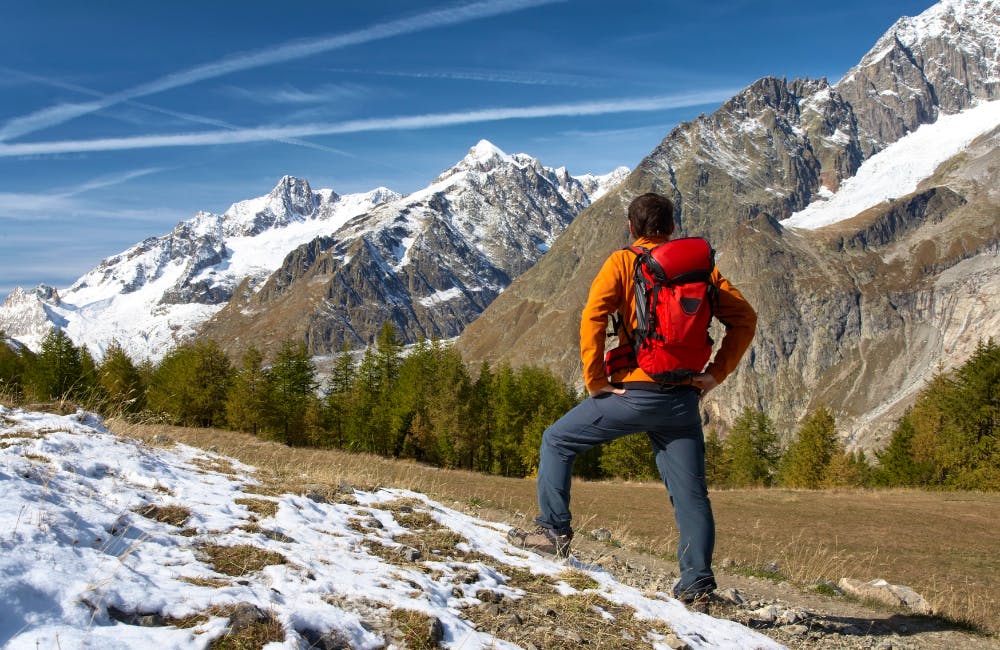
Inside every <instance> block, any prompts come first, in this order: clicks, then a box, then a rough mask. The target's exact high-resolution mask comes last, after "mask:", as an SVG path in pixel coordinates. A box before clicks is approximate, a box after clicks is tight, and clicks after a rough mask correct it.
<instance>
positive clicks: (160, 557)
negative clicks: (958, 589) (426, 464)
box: [0, 407, 782, 650]
mask: <svg viewBox="0 0 1000 650" xmlns="http://www.w3.org/2000/svg"><path fill="white" fill-rule="evenodd" d="M0 437H2V438H3V441H4V444H3V445H2V446H0V476H3V477H4V478H5V481H4V483H5V490H4V499H3V500H2V502H0V527H2V528H3V530H4V531H5V533H4V534H5V549H4V553H3V554H0V605H2V607H3V612H4V616H3V617H0V644H3V646H4V647H5V648H10V649H11V650H14V649H21V648H36V647H73V648H77V647H91V646H101V647H109V648H138V647H157V648H190V647H196V646H197V647H202V646H205V645H207V644H209V643H214V642H216V641H219V642H221V643H223V644H227V645H228V644H231V645H233V646H239V647H260V646H262V645H264V644H265V643H267V642H268V641H270V642H271V643H270V644H268V645H267V647H269V648H289V649H291V648H301V647H305V646H309V647H322V648H354V649H357V650H362V649H364V650H374V649H375V648H384V647H445V648H463V649H467V650H474V649H477V648H484V649H485V648H510V649H513V648H518V647H520V646H519V645H516V644H515V643H513V642H512V641H513V640H514V639H517V640H520V639H521V638H525V637H526V638H531V639H533V640H534V641H535V643H538V644H542V645H544V646H548V647H552V646H549V643H552V644H553V645H555V644H565V643H567V638H568V637H566V634H567V632H566V631H565V630H564V629H563V628H561V627H559V626H560V625H565V626H567V627H569V626H571V625H572V624H573V621H574V620H577V621H579V622H580V625H581V632H583V633H588V632H597V631H599V633H600V634H601V636H602V638H603V639H607V641H608V645H607V646H603V647H624V646H626V645H627V646H628V647H635V648H650V649H661V648H667V647H677V645H678V642H679V640H680V641H682V642H684V643H686V644H687V647H690V648H733V647H740V648H758V649H764V648H767V649H771V648H780V647H782V646H781V645H779V644H778V643H776V642H774V641H772V640H770V639H768V638H767V637H765V636H763V635H762V634H760V633H757V632H754V631H752V630H750V629H749V628H747V627H744V626H743V625H740V624H738V623H735V622H732V621H727V620H720V619H714V618H711V617H709V616H707V615H704V614H698V613H694V612H690V611H688V610H686V609H685V608H684V606H683V605H682V604H681V603H680V602H678V601H676V600H674V599H672V598H669V597H668V596H666V595H665V594H662V593H656V594H644V593H642V592H640V591H639V590H638V589H636V588H634V587H630V586H626V585H624V584H622V583H620V582H618V580H616V579H615V577H614V576H612V575H611V574H610V573H608V572H607V571H605V570H603V569H601V568H599V567H596V566H589V565H586V564H583V563H581V562H579V561H577V560H576V559H575V558H571V559H570V560H568V562H567V563H557V562H554V561H552V560H549V559H545V558H542V557H540V556H538V555H536V554H534V553H528V552H524V551H521V550H519V549H516V548H514V547H513V546H511V545H510V544H509V543H508V542H507V541H506V535H505V532H506V530H507V529H508V526H506V525H504V524H498V523H494V522H489V521H485V520H482V519H478V518H475V517H471V516H468V515H465V514H462V513H460V512H458V511H456V510H453V509H451V508H448V507H446V506H444V505H442V504H440V503H437V502H435V501H432V500H431V499H429V498H427V497H426V496H424V495H422V494H419V493H416V492H411V491H407V490H400V489H378V490H374V491H364V490H355V489H354V488H353V487H351V486H349V485H342V486H341V487H340V489H339V490H338V489H331V488H329V487H328V486H322V485H313V486H306V487H305V488H304V489H303V490H302V493H288V492H285V491H282V490H281V489H275V488H274V486H270V485H266V484H262V482H261V480H260V479H261V478H262V477H260V476H259V475H260V474H261V472H258V471H257V470H256V469H255V468H253V467H249V466H247V465H244V464H242V463H240V462H238V461H235V460H233V459H231V458H227V457H224V456H220V455H218V454H213V453H209V452H203V451H201V450H198V449H195V448H192V447H187V446H185V445H174V444H173V443H172V441H170V440H161V441H160V442H159V443H158V445H160V446H148V445H145V444H142V443H140V442H138V441H134V440H125V439H120V438H117V437H116V436H114V435H112V434H111V433H109V432H108V430H107V429H105V428H104V427H103V426H102V424H101V422H100V420H99V419H98V418H97V417H96V416H93V415H91V414H88V413H84V412H83V411H80V412H78V413H77V414H76V415H73V416H62V417H60V416H55V415H48V414H43V413H32V412H26V411H21V410H9V409H5V408H3V407H0ZM164 438H165V436H164ZM8 540H9V541H10V544H6V542H7V541H8ZM40 560H41V561H40ZM498 602H503V603H505V606H509V607H518V606H520V607H523V609H521V611H522V612H524V613H525V615H527V612H528V611H531V610H533V609H537V608H538V607H539V606H540V605H541V604H545V609H544V610H543V611H544V612H545V613H544V614H541V615H539V616H540V618H541V620H540V621H539V623H540V625H538V626H531V627H532V628H535V627H537V628H538V629H528V626H525V627H524V629H523V630H522V629H517V628H516V627H515V628H514V629H511V628H510V627H509V626H498V625H486V624H479V623H480V621H483V620H486V621H489V620H491V619H490V618H488V616H489V615H488V614H486V612H488V607H489V605H490V604H491V603H494V604H495V603H498ZM494 606H495V605H494ZM581 607H583V609H582V613H581ZM548 611H551V612H552V615H549V614H548V613H547V612H548ZM557 612H558V613H557ZM574 612H575V617H576V618H575V619H574V618H573V616H574ZM556 616H559V617H560V618H559V619H558V620H556V619H555V617H556ZM563 617H564V618H563ZM564 620H568V621H569V622H564ZM254 626H256V627H257V635H256V636H255V637H253V640H252V641H251V640H248V639H247V638H244V639H243V640H242V642H241V641H240V639H239V636H237V638H236V639H233V638H224V637H225V636H227V635H228V634H236V635H239V634H240V630H241V629H243V630H246V629H247V628H252V627H254ZM265 633H266V636H265ZM577 634H578V635H579V633H577ZM668 634H670V635H672V636H674V637H675V638H673V639H670V638H669V637H668V636H667V635H668ZM431 639H433V641H431ZM668 642H672V643H673V645H668Z"/></svg>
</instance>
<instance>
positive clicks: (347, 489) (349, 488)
mask: <svg viewBox="0 0 1000 650" xmlns="http://www.w3.org/2000/svg"><path fill="white" fill-rule="evenodd" d="M337 492H340V493H341V494H354V486H353V485H351V484H350V483H349V482H348V481H346V480H341V481H340V483H338V484H337Z"/></svg>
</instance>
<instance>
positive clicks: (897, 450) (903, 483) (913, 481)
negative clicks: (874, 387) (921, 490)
mask: <svg viewBox="0 0 1000 650" xmlns="http://www.w3.org/2000/svg"><path fill="white" fill-rule="evenodd" d="M914 434H915V430H914V428H913V422H912V421H911V420H910V413H909V412H907V413H906V414H905V415H903V417H901V418H900V419H899V421H897V422H896V428H895V429H894V430H893V432H892V438H891V439H890V440H889V446H888V447H886V448H885V449H884V450H883V451H881V452H877V453H876V454H875V456H876V458H877V459H878V469H876V470H875V471H874V477H873V478H874V482H875V483H876V484H878V485H882V486H886V487H911V486H917V485H922V484H924V483H926V482H927V481H929V480H930V477H931V474H932V472H933V469H932V468H931V467H930V466H928V465H927V464H923V465H921V464H918V463H917V461H916V460H915V459H914V457H913V436H914Z"/></svg>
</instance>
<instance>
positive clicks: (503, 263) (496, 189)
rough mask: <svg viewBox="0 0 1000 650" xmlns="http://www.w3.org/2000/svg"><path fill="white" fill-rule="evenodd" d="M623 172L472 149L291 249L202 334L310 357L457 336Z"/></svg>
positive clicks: (231, 344) (233, 346)
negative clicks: (379, 342)
mask: <svg viewBox="0 0 1000 650" xmlns="http://www.w3.org/2000/svg"><path fill="white" fill-rule="evenodd" d="M627 173H628V169H626V168H620V169H617V170H615V171H613V172H611V173H610V174H607V175H604V176H583V177H580V178H574V177H573V176H571V175H570V174H569V173H567V171H566V170H565V169H562V168H560V169H552V168H548V167H544V166H543V165H542V164H541V163H540V162H539V161H538V160H536V159H534V158H532V157H531V156H528V155H525V154H512V155H509V154H506V153H504V152H503V151H501V150H500V149H499V148H497V147H496V146H494V145H493V144H491V143H489V142H487V141H485V140H484V141H481V142H479V143H478V144H477V145H476V146H474V147H472V149H470V150H469V152H468V154H467V155H466V156H465V158H463V159H462V160H461V161H459V162H458V163H457V164H456V165H454V166H453V167H451V168H449V169H447V170H445V171H444V172H442V173H441V174H440V175H439V176H438V177H437V178H436V179H434V181H433V182H432V183H431V185H429V186H428V187H427V188H425V189H423V190H420V191H418V192H414V193H413V194H410V195H408V196H405V197H402V198H400V199H398V200H396V201H391V202H388V203H385V204H383V205H380V206H378V207H376V208H374V209H372V210H370V211H369V212H367V213H365V214H363V215H360V216H358V217H356V218H354V219H351V220H350V221H348V222H347V223H345V224H344V226H343V227H342V228H340V229H339V230H338V231H337V232H335V233H333V234H332V235H331V236H329V237H321V238H317V239H315V240H313V241H311V242H309V243H307V244H305V245H303V246H300V247H299V248H298V249H296V250H295V251H293V252H292V253H290V254H289V255H288V256H287V257H286V259H285V261H284V263H283V264H282V266H281V268H279V269H278V270H277V271H276V272H275V273H274V274H273V275H272V276H271V277H270V279H269V280H268V281H267V282H266V283H265V284H264V285H263V286H262V287H261V288H260V290H259V291H256V292H242V293H240V294H239V295H237V296H235V297H234V299H233V300H232V301H231V302H230V303H229V305H228V306H227V307H226V308H225V309H223V310H222V311H220V312H219V313H218V314H217V315H215V316H214V317H213V318H212V319H211V320H210V321H209V322H208V323H206V325H205V326H204V327H203V329H202V333H204V334H205V335H207V336H210V337H212V338H213V339H215V340H217V341H220V342H221V343H222V345H223V347H224V348H226V349H227V350H228V351H230V352H233V353H237V352H239V351H240V350H242V349H244V348H245V347H246V346H247V345H248V344H249V343H250V342H253V343H254V344H255V345H257V346H258V347H262V348H265V349H266V348H268V347H270V346H272V345H273V344H274V343H276V342H277V341H278V340H280V339H282V338H287V337H292V338H295V339H302V340H304V341H305V342H306V344H307V345H308V347H309V349H310V351H312V352H313V353H316V354H322V353H329V352H335V351H337V350H339V349H340V348H341V346H342V345H343V344H344V343H346V344H348V345H349V346H351V347H358V346H361V345H364V344H366V343H369V342H371V341H372V340H374V338H375V336H376V335H377V334H378V331H379V329H380V328H381V327H382V325H383V324H384V323H386V322H392V323H393V325H394V326H395V328H396V330H397V332H398V333H399V334H400V336H401V338H402V339H403V340H404V341H406V342H413V341H416V340H417V339H419V338H433V337H440V338H448V337H453V336H456V335H457V334H459V333H460V332H461V331H462V329H463V328H464V327H465V325H466V324H468V323H470V322H471V321H472V320H473V319H474V318H475V317H476V316H478V314H479V313H480V312H481V311H482V310H483V309H484V308H485V307H486V306H487V305H488V304H489V303H490V302H492V300H493V299H494V298H495V297H496V296H497V295H499V293H500V292H501V291H503V290H504V288H505V287H506V286H507V285H508V284H510V282H511V280H513V279H514V278H515V277H517V276H518V275H520V274H521V273H523V272H524V271H525V270H527V269H528V268H529V267H530V266H531V265H532V264H534V263H535V261H536V260H537V259H538V258H539V257H541V255H542V254H543V253H544V252H545V251H546V250H548V248H549V246H550V245H551V244H552V242H553V241H555V239H556V237H558V236H559V234H560V233H561V232H562V231H563V230H564V229H565V228H566V226H567V225H568V224H569V223H570V222H571V221H572V220H573V219H574V218H575V217H576V215H577V214H578V213H579V212H580V211H581V210H583V209H584V208H585V207H587V206H588V205H589V204H590V203H591V202H592V201H593V200H594V199H595V198H596V197H600V196H602V195H603V194H604V193H605V192H607V191H608V189H609V188H610V187H612V186H613V185H615V184H616V183H618V182H620V181H621V179H622V178H624V177H625V176H626V175H627Z"/></svg>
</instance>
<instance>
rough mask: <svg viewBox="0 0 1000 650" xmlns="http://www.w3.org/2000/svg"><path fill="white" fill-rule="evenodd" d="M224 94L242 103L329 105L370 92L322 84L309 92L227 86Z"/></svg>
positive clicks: (285, 87)
mask: <svg viewBox="0 0 1000 650" xmlns="http://www.w3.org/2000/svg"><path fill="white" fill-rule="evenodd" d="M226 92H227V93H229V94H230V95H232V96H234V97H236V98H237V99H240V100H242V101H250V102H254V103H257V104H329V103H337V102H354V101H357V100H359V99H361V98H363V97H365V96H366V95H369V94H370V92H369V90H368V89H367V88H365V87H364V86H360V85H358V84H349V83H348V84H324V85H322V86H318V87H316V88H313V89H310V90H302V89H301V88H297V87H296V86H293V85H292V84H284V85H282V86H278V87H277V88H241V87H239V86H228V87H227V88H226Z"/></svg>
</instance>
